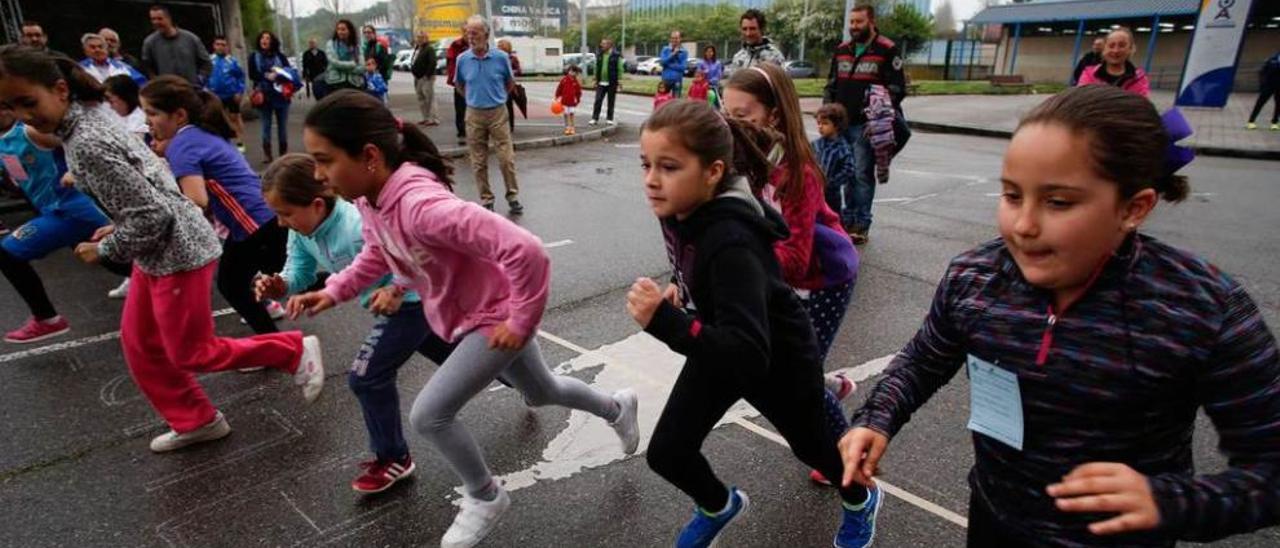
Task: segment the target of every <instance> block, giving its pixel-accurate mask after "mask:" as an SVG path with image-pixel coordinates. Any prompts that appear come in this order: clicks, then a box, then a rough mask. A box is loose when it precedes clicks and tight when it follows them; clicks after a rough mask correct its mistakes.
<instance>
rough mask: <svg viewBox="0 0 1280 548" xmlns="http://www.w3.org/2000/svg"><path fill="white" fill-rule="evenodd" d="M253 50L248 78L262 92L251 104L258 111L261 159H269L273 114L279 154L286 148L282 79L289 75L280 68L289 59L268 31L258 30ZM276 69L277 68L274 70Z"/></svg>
mask: <svg viewBox="0 0 1280 548" xmlns="http://www.w3.org/2000/svg"><path fill="white" fill-rule="evenodd" d="M257 46H258V48H257V50H256V51H254V52H253V55H250V56H249V80H251V81H252V82H253V87H254V91H260V92H262V103H261V104H258V105H254V106H255V107H257V108H258V112H259V113H261V114H262V155H263V157H264V160H263V163H267V164H269V163H271V159H272V157H271V118H272V117H273V116H274V117H275V121H276V123H277V124H278V125H277V134H278V135H279V139H278V141H279V142H280V155H281V156H283V155H284V154H286V153H288V152H289V128H288V125H287V124H288V122H289V104H290V102H291V99H292V97H291V95H292V93H291V92H286V90H285V88H284V80H287V79H288V78H289V76H288V74H287V73H286V72H284V69H288V68H289V59H288V58H287V57H285V56H284V54H283V53H280V39H279V38H277V37H276V35H275V34H273V33H272V32H271V31H267V30H264V31H262V32H260V33H258V40H257ZM277 69H279V70H277Z"/></svg>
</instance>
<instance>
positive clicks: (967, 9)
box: [270, 0, 983, 21]
mask: <svg viewBox="0 0 1280 548" xmlns="http://www.w3.org/2000/svg"><path fill="white" fill-rule="evenodd" d="M270 1H271V2H274V3H275V4H276V6H277V7H278V9H279V11H280V12H281V13H285V14H287V13H289V2H290V1H292V2H293V9H294V10H295V11H296V13H297V15H298V17H305V16H307V15H311V13H312V12H314V11H316V10H317V9H319V8H320V6H321V0H270ZM570 1H571V2H573V3H576V0H570ZM942 1H943V0H933V7H934V9H937V8H938V5H940V4H942ZM340 2H341V6H342V11H344V12H346V11H359V10H362V9H364V8H367V7H369V6H371V5H373V4H376V3H378V2H379V0H340ZM587 3H588V4H594V3H595V2H594V1H593V0H587ZM982 4H983V0H951V8H952V10H953V11H954V12H955V14H956V21H961V20H964V19H968V18H970V17H973V15H974V14H976V13H978V10H979V9H981V8H982Z"/></svg>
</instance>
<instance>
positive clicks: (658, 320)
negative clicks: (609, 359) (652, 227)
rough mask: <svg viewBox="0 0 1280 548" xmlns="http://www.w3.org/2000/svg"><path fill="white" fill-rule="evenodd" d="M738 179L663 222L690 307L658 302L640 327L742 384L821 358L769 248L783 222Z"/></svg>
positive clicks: (696, 363) (782, 233)
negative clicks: (723, 190) (732, 185)
mask: <svg viewBox="0 0 1280 548" xmlns="http://www.w3.org/2000/svg"><path fill="white" fill-rule="evenodd" d="M739 183H740V184H739V185H735V188H734V189H733V190H730V191H729V192H726V193H724V194H721V195H720V197H718V198H716V199H714V200H712V201H710V202H707V203H706V204H704V205H703V206H702V207H700V208H698V209H697V210H696V211H694V213H693V214H692V215H690V216H689V217H688V218H686V219H685V220H683V221H677V220H675V219H666V220H664V221H663V224H664V226H663V228H664V230H665V232H666V234H667V237H668V239H669V241H668V242H667V243H668V245H669V246H670V250H671V252H672V255H673V257H672V259H673V262H675V263H676V264H675V265H674V267H675V268H676V270H677V273H676V277H677V279H678V280H679V281H680V285H681V293H682V297H683V299H684V302H685V303H686V305H687V306H688V307H689V308H691V309H692V310H690V311H685V310H681V309H679V308H676V307H675V306H673V305H671V304H670V303H668V302H666V301H663V302H662V304H661V305H660V306H659V307H658V310H657V312H655V313H654V316H653V319H652V321H650V322H649V326H648V327H646V328H645V331H646V332H648V333H649V334H651V335H653V336H654V337H657V338H658V339H659V340H661V341H663V342H664V343H666V344H667V345H668V346H670V347H671V349H672V350H674V351H676V352H679V353H680V354H683V355H685V356H686V357H688V358H689V361H688V363H687V364H686V367H711V368H715V369H716V370H717V371H718V372H720V373H722V374H724V375H726V378H731V379H734V380H736V381H738V382H739V383H740V384H739V386H740V387H743V388H747V387H751V386H753V385H758V383H760V382H761V381H764V380H766V379H767V378H768V377H769V376H771V373H776V372H775V371H771V368H773V367H776V366H778V365H780V364H786V365H788V366H789V367H790V366H796V365H798V364H809V365H812V366H815V367H816V366H817V364H818V363H819V359H818V342H817V339H816V338H815V337H814V334H813V327H812V325H811V324H810V323H809V316H808V314H806V313H805V310H804V308H803V306H802V305H801V304H800V300H799V298H798V297H797V296H796V294H795V292H794V291H793V290H792V289H791V288H790V287H788V286H787V283H786V282H785V281H784V280H783V279H782V271H781V268H780V267H779V266H778V260H777V258H776V257H775V255H774V252H773V243H774V242H776V241H778V240H781V239H784V238H786V236H787V226H786V223H785V222H784V221H783V220H782V216H781V215H779V214H778V213H777V212H776V211H774V210H773V209H771V208H768V207H763V206H761V204H760V203H759V201H757V200H756V199H755V198H754V197H753V196H752V195H751V191H750V188H749V187H747V186H746V180H745V179H739ZM739 186H740V187H742V188H737V187H739Z"/></svg>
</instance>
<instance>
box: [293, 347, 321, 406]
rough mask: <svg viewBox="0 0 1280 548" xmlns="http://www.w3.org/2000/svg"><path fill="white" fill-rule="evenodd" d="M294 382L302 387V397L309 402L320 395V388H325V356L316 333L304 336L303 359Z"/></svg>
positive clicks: (295, 374)
mask: <svg viewBox="0 0 1280 548" xmlns="http://www.w3.org/2000/svg"><path fill="white" fill-rule="evenodd" d="M293 383H294V384H297V385H299V386H301V387H302V397H303V398H306V400H307V403H311V402H313V401H316V398H318V397H320V390H322V389H323V388H324V356H323V354H322V353H321V350H320V339H318V338H316V336H315V335H308V336H306V337H303V338H302V359H301V360H299V363H298V370H297V371H296V372H294V374H293Z"/></svg>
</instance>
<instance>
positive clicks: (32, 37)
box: [21, 19, 49, 51]
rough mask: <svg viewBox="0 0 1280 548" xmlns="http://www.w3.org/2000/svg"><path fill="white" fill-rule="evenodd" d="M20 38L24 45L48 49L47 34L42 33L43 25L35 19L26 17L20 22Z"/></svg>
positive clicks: (41, 49)
mask: <svg viewBox="0 0 1280 548" xmlns="http://www.w3.org/2000/svg"><path fill="white" fill-rule="evenodd" d="M21 40H22V45H24V46H27V47H31V48H36V49H38V50H40V51H49V35H47V34H45V33H44V27H42V26H40V23H38V22H36V21H32V20H30V19H28V20H26V21H23V22H22V39H21Z"/></svg>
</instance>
